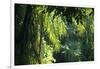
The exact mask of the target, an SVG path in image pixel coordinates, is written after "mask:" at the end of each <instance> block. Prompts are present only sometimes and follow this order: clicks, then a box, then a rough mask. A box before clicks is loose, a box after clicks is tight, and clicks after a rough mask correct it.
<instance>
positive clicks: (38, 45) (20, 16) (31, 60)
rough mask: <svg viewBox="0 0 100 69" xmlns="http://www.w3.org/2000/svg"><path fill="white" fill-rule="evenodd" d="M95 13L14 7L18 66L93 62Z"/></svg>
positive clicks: (51, 8) (91, 10) (63, 7)
mask: <svg viewBox="0 0 100 69" xmlns="http://www.w3.org/2000/svg"><path fill="white" fill-rule="evenodd" d="M93 21H94V9H93V8H82V7H65V6H47V5H25V4H15V65H25V64H48V63H61V62H79V61H93V60H94V24H93Z"/></svg>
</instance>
